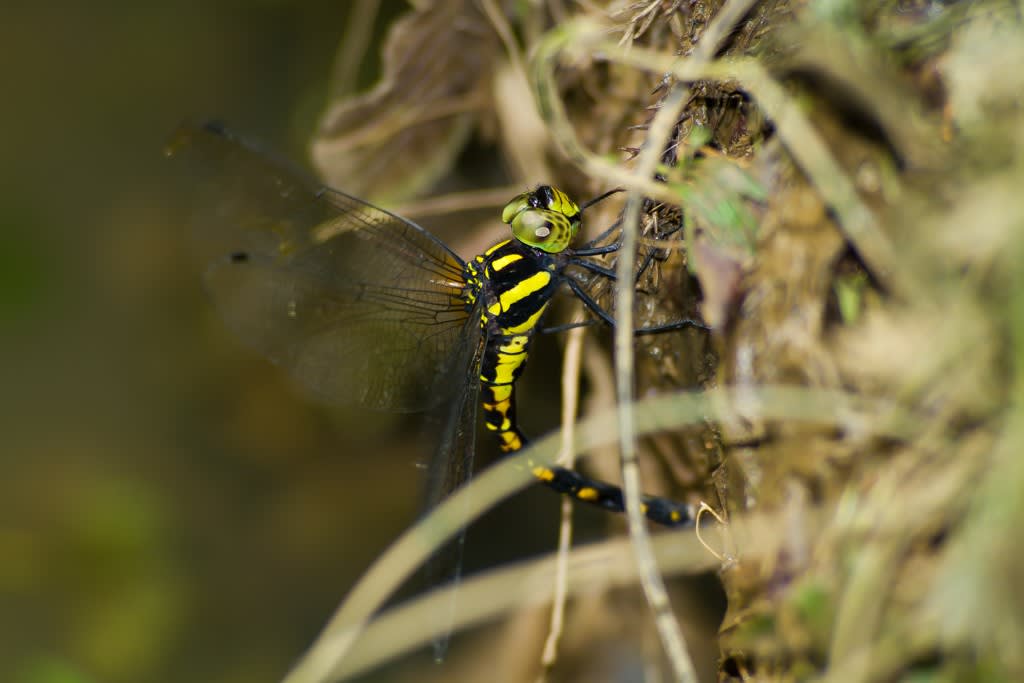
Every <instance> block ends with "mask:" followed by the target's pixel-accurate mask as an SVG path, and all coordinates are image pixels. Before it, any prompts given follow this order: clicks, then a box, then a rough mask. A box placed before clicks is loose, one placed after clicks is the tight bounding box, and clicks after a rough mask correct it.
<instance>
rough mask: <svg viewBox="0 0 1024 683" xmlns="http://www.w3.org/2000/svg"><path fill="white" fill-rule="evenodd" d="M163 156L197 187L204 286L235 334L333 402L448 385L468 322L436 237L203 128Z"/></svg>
mask: <svg viewBox="0 0 1024 683" xmlns="http://www.w3.org/2000/svg"><path fill="white" fill-rule="evenodd" d="M168 154H169V155H170V156H172V157H174V158H177V159H181V160H183V161H186V162H190V170H191V171H192V173H194V174H195V181H194V182H195V184H196V185H199V186H200V195H201V196H200V199H199V202H198V207H199V208H198V211H197V220H196V225H195V233H196V234H195V241H196V244H197V246H198V248H199V250H200V255H201V256H202V257H203V258H205V259H206V260H207V261H208V262H209V263H210V266H209V268H208V269H207V273H206V285H207V288H208V290H209V292H210V295H211V296H212V298H213V300H214V302H215V304H216V306H217V308H218V309H219V311H220V313H221V314H222V315H223V317H224V319H225V320H226V321H227V323H228V325H229V326H230V327H231V328H232V329H233V330H234V331H235V332H236V333H237V334H238V335H239V337H240V338H241V339H242V340H243V341H244V342H246V343H247V344H249V345H251V346H252V347H254V348H255V349H257V350H258V351H260V352H262V353H264V354H265V355H266V356H267V357H268V358H270V359H271V360H272V361H273V362H275V363H278V364H280V365H282V366H284V367H285V368H287V369H288V370H289V371H290V372H291V374H292V375H293V376H294V377H295V378H296V379H297V380H298V381H299V382H300V383H301V384H302V385H304V386H305V387H307V388H308V389H310V390H311V391H312V392H313V393H315V394H317V395H319V396H321V397H323V398H326V399H327V400H330V401H334V402H340V403H360V404H363V405H366V406H370V407H376V408H387V409H391V410H418V409H422V408H424V407H427V406H430V405H432V404H435V403H437V402H438V401H440V400H442V399H443V398H444V397H446V396H449V395H450V394H451V392H452V391H453V390H454V389H455V388H456V387H454V386H453V384H454V383H453V382H452V381H451V380H452V377H453V376H457V377H461V376H462V373H463V372H465V368H464V367H463V368H459V367H458V366H457V361H456V358H457V357H459V356H461V355H463V353H462V351H461V347H463V346H464V344H465V343H466V342H465V340H464V339H463V336H464V335H467V334H468V335H471V334H472V329H473V327H474V325H473V324H472V323H471V321H470V320H469V313H468V311H467V310H466V307H465V303H464V301H463V299H462V298H461V297H462V292H463V286H464V283H463V279H462V267H463V263H462V260H461V259H460V258H459V257H458V256H457V255H455V254H454V253H453V252H452V251H451V250H449V249H448V248H447V247H446V246H445V245H444V244H443V243H442V242H441V241H440V240H438V239H437V238H436V237H434V236H433V235H431V234H430V233H428V232H427V231H425V230H423V229H422V228H420V227H419V226H417V225H415V224H413V223H411V222H409V221H407V220H405V219H403V218H400V217H399V216H395V215H394V214H391V213H388V212H387V211H384V210H383V209H379V208H377V207H374V206H372V205H370V204H367V203H366V202H363V201H361V200H359V199H356V198H354V197H350V196H348V195H345V194H342V193H340V192H336V191H333V190H329V189H325V188H321V187H318V186H317V185H316V184H315V183H313V182H310V181H308V180H306V179H305V178H304V176H303V175H302V174H301V173H297V172H294V171H291V170H289V169H287V168H286V167H285V166H284V165H282V164H279V163H276V162H274V161H272V160H271V159H269V158H268V157H266V156H264V155H263V154H261V153H259V152H257V151H255V150H254V149H252V148H250V147H249V146H247V145H245V144H244V143H242V142H240V141H239V140H237V139H235V138H233V137H232V136H231V135H230V134H228V133H226V132H225V131H224V130H223V129H221V128H219V127H217V126H215V125H208V126H205V127H192V126H184V127H182V128H181V129H179V131H178V132H177V133H176V135H175V137H174V139H173V140H172V142H171V144H170V146H169V148H168ZM453 373H454V374H453Z"/></svg>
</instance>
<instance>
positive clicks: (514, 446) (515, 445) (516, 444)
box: [499, 432, 523, 453]
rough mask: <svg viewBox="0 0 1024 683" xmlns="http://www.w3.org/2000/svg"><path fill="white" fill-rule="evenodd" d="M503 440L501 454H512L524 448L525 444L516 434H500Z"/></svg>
mask: <svg viewBox="0 0 1024 683" xmlns="http://www.w3.org/2000/svg"><path fill="white" fill-rule="evenodd" d="M499 436H500V438H501V452H502V453H511V452H512V451H518V450H519V449H520V448H522V447H523V442H522V440H521V439H520V438H519V435H518V434H516V433H515V432H499Z"/></svg>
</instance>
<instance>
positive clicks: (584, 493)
mask: <svg viewBox="0 0 1024 683" xmlns="http://www.w3.org/2000/svg"><path fill="white" fill-rule="evenodd" d="M576 497H577V498H579V499H580V500H597V498H598V493H597V489H595V488H591V487H590V486H585V487H583V488H581V489H580V490H579V491H577V492H576Z"/></svg>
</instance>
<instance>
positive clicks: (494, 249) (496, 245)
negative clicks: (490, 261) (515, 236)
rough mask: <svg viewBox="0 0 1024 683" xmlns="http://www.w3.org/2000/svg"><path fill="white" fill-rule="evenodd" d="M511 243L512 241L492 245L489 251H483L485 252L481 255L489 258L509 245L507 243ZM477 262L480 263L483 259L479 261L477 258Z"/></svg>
mask: <svg viewBox="0 0 1024 683" xmlns="http://www.w3.org/2000/svg"><path fill="white" fill-rule="evenodd" d="M511 241H512V240H503V241H501V242H498V243H497V244H495V245H494V246H493V247H491V248H490V249H488V250H487V251H485V252H484V253H483V255H484V256H490V255H491V254H493V253H494V252H496V251H498V250H499V249H501V248H502V247H504V246H505V245H506V244H508V243H509V242H511ZM477 260H478V261H482V260H483V259H481V258H480V257H477Z"/></svg>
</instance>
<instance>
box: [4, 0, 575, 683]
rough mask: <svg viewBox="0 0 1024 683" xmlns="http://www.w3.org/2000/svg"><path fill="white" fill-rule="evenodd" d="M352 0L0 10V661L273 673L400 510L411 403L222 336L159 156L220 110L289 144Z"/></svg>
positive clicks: (124, 673)
mask: <svg viewBox="0 0 1024 683" xmlns="http://www.w3.org/2000/svg"><path fill="white" fill-rule="evenodd" d="M405 7H406V5H405V3H403V2H400V1H398V0H393V1H392V2H385V3H383V8H382V11H381V16H380V17H379V19H378V22H377V31H378V33H380V31H381V30H382V28H383V27H385V26H386V24H387V21H388V20H389V18H390V17H393V16H395V15H396V14H397V13H398V12H400V11H402V10H403V9H404V8H405ZM352 10H355V11H359V10H360V3H357V2H306V3H302V4H298V3H295V4H291V3H285V2H275V1H273V0H264V1H262V2H255V3H241V2H205V3H199V2H197V3H174V4H172V3H164V4H159V3H156V4H153V3H111V4H96V3H79V4H75V3H65V4H62V5H42V4H40V5H35V4H32V5H30V4H28V3H15V5H14V6H11V5H8V6H6V7H5V11H4V20H3V22H0V70H2V71H3V72H4V77H3V78H2V79H0V82H2V83H3V84H4V92H3V105H2V106H0V140H2V145H0V148H2V150H3V159H4V163H3V165H2V166H0V174H2V175H3V178H2V182H0V221H2V229H0V367H2V374H0V377H2V378H3V391H2V392H0V396H2V401H3V405H2V406H0V408H2V411H0V415H2V424H3V442H2V444H3V445H2V446H0V454H2V455H0V463H2V467H3V470H2V475H0V681H5V682H14V683H59V682H78V681H83V682H88V681H112V682H119V681H133V682H136V681H224V682H229V681H239V682H241V681H246V682H247V683H252V682H254V681H266V680H276V679H278V678H279V677H280V676H281V675H282V674H283V672H284V671H285V670H286V669H287V667H288V666H289V665H290V664H291V663H292V662H293V661H294V659H295V658H296V657H297V656H298V655H299V654H300V653H301V651H302V650H303V649H304V648H305V647H306V646H308V645H309V644H310V642H311V641H312V638H313V637H314V635H315V634H316V632H317V631H318V629H319V628H320V626H321V625H322V624H323V623H324V621H325V620H326V618H327V617H328V615H329V614H330V612H331V611H332V610H333V609H334V607H335V606H336V605H337V603H338V601H339V600H340V599H341V597H342V596H343V595H344V593H345V591H346V590H347V589H348V588H349V587H350V586H351V584H352V583H353V581H354V580H355V579H356V578H357V577H358V576H359V574H360V573H361V572H362V571H363V570H364V569H365V568H366V567H367V565H368V564H369V563H370V562H371V561H372V560H373V558H374V557H375V556H376V555H377V554H378V553H379V552H380V551H381V550H382V549H383V548H384V547H385V546H386V545H387V544H388V543H389V542H390V541H391V540H392V539H393V538H394V537H395V536H396V535H397V534H398V533H399V532H400V531H401V530H402V529H403V528H405V527H406V526H407V525H408V523H409V522H410V521H411V520H412V519H413V518H414V517H415V515H416V511H417V497H418V490H419V485H420V482H419V480H418V478H417V475H416V473H417V469H416V467H415V463H416V459H417V458H418V457H420V456H422V455H423V453H420V452H416V453H412V452H410V451H409V449H408V448H404V447H403V442H404V441H407V440H409V437H410V436H413V437H415V436H416V435H417V434H418V432H417V431H416V429H415V423H414V421H412V420H408V419H405V418H403V419H402V420H399V421H395V418H394V417H388V416H377V415H373V414H368V413H365V412H363V413H356V414H352V413H348V414H346V413H341V412H338V411H336V410H331V409H326V408H323V407H320V406H315V405H312V404H310V403H308V402H306V401H305V400H303V399H302V398H301V397H300V396H299V394H298V392H297V391H295V389H294V387H292V386H291V385H290V384H289V382H288V381H287V380H286V379H285V378H284V377H283V376H282V375H281V374H280V373H279V372H278V371H277V370H276V369H275V368H273V367H272V366H270V365H269V364H267V363H266V362H264V361H262V360H261V359H260V358H258V357H257V356H255V355H254V354H253V353H250V352H249V351H247V350H246V349H245V348H244V347H243V346H241V345H240V344H239V343H238V342H237V341H236V340H234V339H233V338H232V337H231V336H230V334H229V333H228V332H227V331H226V330H225V329H224V328H223V326H222V325H221V323H220V321H219V320H218V319H217V317H216V314H215V313H214V312H213V310H212V309H211V307H210V306H209V305H208V304H207V302H206V300H205V297H204V294H203V292H202V290H201V286H200V272H201V269H200V267H199V265H198V264H196V263H195V262H194V261H193V259H192V258H191V255H190V253H189V246H188V243H187V239H186V231H185V230H184V224H185V222H186V221H187V216H188V209H187V207H186V206H184V202H183V201H182V199H181V198H182V197H184V196H186V195H185V193H184V192H183V191H182V188H181V187H180V185H181V183H180V178H179V179H175V177H174V176H175V173H174V172H173V171H174V169H173V168H170V165H169V164H166V163H165V161H164V159H163V157H162V153H161V148H162V145H163V142H164V140H165V139H166V138H167V136H168V135H169V134H170V132H171V131H172V130H173V129H174V127H175V126H176V125H177V124H178V122H179V121H181V120H182V119H184V118H189V117H190V118H193V119H203V118H206V117H217V118H221V119H223V120H225V121H228V122H230V123H231V124H232V125H233V126H234V127H236V128H237V129H238V130H240V131H243V132H244V133H245V134H246V135H249V136H251V137H253V138H255V139H258V140H263V141H265V142H266V144H267V146H268V147H270V148H272V149H276V150H280V151H281V152H282V153H283V154H285V155H288V156H290V157H292V158H296V159H305V154H304V150H305V146H306V143H307V140H308V137H309V135H310V133H311V131H312V128H313V125H314V122H315V120H316V117H317V115H318V114H319V112H320V109H321V108H322V106H323V103H324V100H325V95H326V91H327V86H326V81H327V78H328V74H329V73H330V71H331V68H332V61H333V59H334V55H335V53H336V51H337V49H338V43H339V40H340V39H341V37H342V35H343V33H344V29H345V22H346V18H347V17H346V15H347V13H348V12H349V11H352ZM375 49H376V48H371V53H372V52H373V51H374V50H375ZM366 61H367V64H365V65H364V69H363V73H362V74H361V76H360V80H361V82H362V83H363V84H366V83H370V82H372V79H373V76H374V69H375V68H376V64H375V61H376V60H375V57H373V56H371V58H370V59H368V60H366ZM357 426H358V428H356V427H357ZM382 433H383V434H388V435H393V436H385V437H382ZM395 434H397V436H394V435H395ZM530 495H531V494H527V496H528V497H529V496H530ZM550 498H552V499H553V498H555V497H550ZM541 499H542V503H541V505H542V506H543V505H549V504H550V506H551V510H552V511H554V509H555V508H556V506H557V500H549V497H547V496H539V497H538V498H537V499H536V500H541ZM521 504H522V503H520V505H521ZM545 510H546V508H545ZM506 528H507V527H506ZM524 534H525V535H529V530H525V531H524ZM488 538H489V535H488V533H487V532H486V530H484V531H480V532H477V531H474V533H473V535H471V539H472V543H471V545H470V549H471V552H472V550H473V548H485V547H486V546H487V545H488V544H487V542H486V541H487V539H488ZM508 542H510V539H509V538H508V536H507V535H506V536H503V537H502V538H501V540H500V545H502V546H504V545H505V544H507V543H508ZM498 543H499V541H498V540H495V544H498ZM536 543H537V545H536V548H541V547H551V545H552V544H553V541H551V540H550V538H546V539H543V540H539V541H536Z"/></svg>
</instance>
